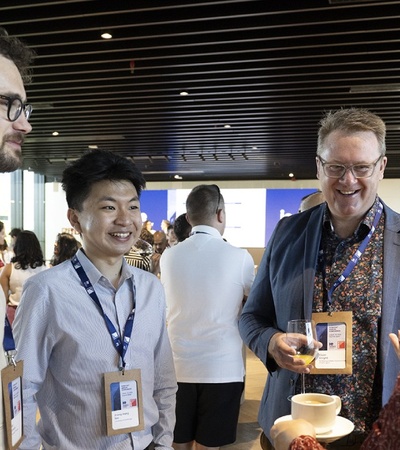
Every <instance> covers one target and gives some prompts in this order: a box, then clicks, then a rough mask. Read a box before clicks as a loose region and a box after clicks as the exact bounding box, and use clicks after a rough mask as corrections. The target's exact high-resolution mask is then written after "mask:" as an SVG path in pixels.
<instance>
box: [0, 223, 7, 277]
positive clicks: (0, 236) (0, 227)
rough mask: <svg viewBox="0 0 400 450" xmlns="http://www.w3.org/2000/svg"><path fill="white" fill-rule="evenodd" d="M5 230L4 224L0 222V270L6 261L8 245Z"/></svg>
mask: <svg viewBox="0 0 400 450" xmlns="http://www.w3.org/2000/svg"><path fill="white" fill-rule="evenodd" d="M5 237H6V229H5V228H4V222H2V221H1V220H0V268H2V267H4V265H5V264H6V262H9V261H7V253H8V251H7V250H8V245H7V241H6V239H5Z"/></svg>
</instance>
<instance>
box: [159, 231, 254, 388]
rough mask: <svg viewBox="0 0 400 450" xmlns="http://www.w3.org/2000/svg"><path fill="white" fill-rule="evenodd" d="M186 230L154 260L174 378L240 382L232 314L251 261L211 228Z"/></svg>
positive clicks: (249, 278)
mask: <svg viewBox="0 0 400 450" xmlns="http://www.w3.org/2000/svg"><path fill="white" fill-rule="evenodd" d="M192 233H193V234H192V235H191V236H190V237H189V238H188V239H186V240H185V241H183V242H180V243H179V244H178V245H176V246H174V247H172V248H169V249H167V250H166V251H165V252H164V253H163V254H162V257H161V263H160V264H161V282H162V284H163V285H164V289H165V294H166V302H167V321H168V334H169V337H170V341H171V346H172V350H173V356H174V362H175V370H176V374H177V379H178V381H179V382H187V383H229V382H236V381H243V376H244V363H243V356H242V346H243V343H242V339H241V337H240V335H239V329H238V317H239V314H240V312H241V307H242V300H243V297H244V296H245V295H246V296H247V295H248V294H249V291H250V287H251V284H252V282H253V279H254V261H253V259H252V257H251V255H250V254H249V252H248V251H247V250H244V249H240V248H237V247H234V246H232V245H230V244H229V243H227V242H225V241H224V240H223V239H222V236H221V235H220V233H219V231H218V230H217V229H215V228H213V227H209V226H206V225H198V226H195V227H193V229H192Z"/></svg>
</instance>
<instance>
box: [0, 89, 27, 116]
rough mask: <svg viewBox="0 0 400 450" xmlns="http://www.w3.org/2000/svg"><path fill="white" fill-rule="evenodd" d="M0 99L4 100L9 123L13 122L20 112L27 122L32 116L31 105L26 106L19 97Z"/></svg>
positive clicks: (2, 96)
mask: <svg viewBox="0 0 400 450" xmlns="http://www.w3.org/2000/svg"><path fill="white" fill-rule="evenodd" d="M0 99H1V100H5V101H4V105H5V106H7V118H8V120H9V121H10V122H15V121H16V120H17V119H18V117H19V116H20V115H21V113H22V111H24V114H25V117H26V120H29V117H30V116H31V114H32V105H27V104H26V103H24V102H23V101H22V100H21V99H20V98H19V97H8V96H7V95H0Z"/></svg>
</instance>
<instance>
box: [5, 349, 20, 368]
mask: <svg viewBox="0 0 400 450" xmlns="http://www.w3.org/2000/svg"><path fill="white" fill-rule="evenodd" d="M4 353H5V355H6V358H7V363H8V365H9V366H14V367H17V363H16V361H15V355H16V354H17V351H16V350H8V351H6V352H4Z"/></svg>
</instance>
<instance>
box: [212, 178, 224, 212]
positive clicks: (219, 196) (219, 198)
mask: <svg viewBox="0 0 400 450" xmlns="http://www.w3.org/2000/svg"><path fill="white" fill-rule="evenodd" d="M212 186H213V187H214V188H215V189H216V191H217V192H218V199H217V209H216V211H215V214H218V211H219V210H220V209H221V208H220V207H219V204H220V203H221V197H222V196H221V191H220V190H219V187H218V186H217V185H216V184H213V185H212Z"/></svg>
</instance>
